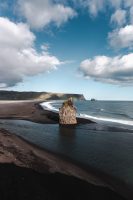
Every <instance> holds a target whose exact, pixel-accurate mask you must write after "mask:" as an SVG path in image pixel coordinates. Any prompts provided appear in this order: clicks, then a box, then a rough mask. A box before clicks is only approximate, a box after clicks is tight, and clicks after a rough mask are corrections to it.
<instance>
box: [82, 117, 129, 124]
mask: <svg viewBox="0 0 133 200" xmlns="http://www.w3.org/2000/svg"><path fill="white" fill-rule="evenodd" d="M80 116H81V117H83V118H86V119H92V120H94V121H96V122H97V121H105V122H113V123H118V124H124V125H130V126H133V120H132V121H131V120H122V119H115V118H107V117H106V118H104V117H95V116H91V115H87V114H80Z"/></svg>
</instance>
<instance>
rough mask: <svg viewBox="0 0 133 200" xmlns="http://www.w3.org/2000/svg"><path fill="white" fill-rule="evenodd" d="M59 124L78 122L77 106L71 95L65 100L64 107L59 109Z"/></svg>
mask: <svg viewBox="0 0 133 200" xmlns="http://www.w3.org/2000/svg"><path fill="white" fill-rule="evenodd" d="M59 124H60V125H74V124H77V119H76V108H75V107H74V105H73V100H72V98H71V97H70V98H69V99H68V100H66V101H64V102H63V104H62V107H61V108H60V109H59Z"/></svg>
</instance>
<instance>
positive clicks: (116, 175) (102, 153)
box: [0, 101, 133, 199]
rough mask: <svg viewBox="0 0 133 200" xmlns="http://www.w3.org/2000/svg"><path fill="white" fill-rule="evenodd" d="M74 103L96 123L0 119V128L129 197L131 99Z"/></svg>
mask: <svg viewBox="0 0 133 200" xmlns="http://www.w3.org/2000/svg"><path fill="white" fill-rule="evenodd" d="M61 104H62V101H52V102H51V101H50V102H44V103H42V104H41V105H42V106H43V107H44V108H45V109H47V110H51V111H54V112H58V109H59V107H60V106H61ZM74 104H75V106H76V108H77V116H78V117H84V118H89V119H91V120H92V121H94V122H96V123H91V124H78V125H77V126H76V127H72V128H71V127H60V126H59V125H58V124H39V123H33V122H30V121H25V120H0V128H7V129H8V130H9V131H11V132H13V133H15V134H16V135H19V136H21V137H22V138H24V139H25V140H27V141H29V142H31V143H33V144H36V145H37V146H39V147H41V148H43V149H44V150H47V151H49V152H53V153H55V154H57V155H59V156H61V157H63V158H64V159H67V160H70V161H71V162H73V163H76V164H77V165H79V166H80V167H81V168H83V169H85V170H88V172H91V173H92V174H94V175H95V176H97V177H98V178H100V179H101V180H102V181H104V182H105V183H106V184H108V185H109V186H110V188H113V189H114V190H116V191H117V192H118V193H120V194H121V195H123V196H124V197H127V199H129V197H131V195H133V192H132V191H133V102H126V101H125V102H124V101H75V102H74ZM132 197H133V196H132ZM130 199H132V198H130Z"/></svg>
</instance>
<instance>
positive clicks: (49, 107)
mask: <svg viewBox="0 0 133 200" xmlns="http://www.w3.org/2000/svg"><path fill="white" fill-rule="evenodd" d="M55 102H56V101H47V102H43V103H41V104H40V105H41V106H42V107H43V108H44V109H45V110H50V111H54V112H59V109H57V108H55V107H54V106H53V105H52V104H53V103H55Z"/></svg>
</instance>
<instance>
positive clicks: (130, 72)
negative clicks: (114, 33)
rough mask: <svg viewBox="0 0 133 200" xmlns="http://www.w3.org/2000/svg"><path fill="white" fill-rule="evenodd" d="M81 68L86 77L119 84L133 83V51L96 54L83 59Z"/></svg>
mask: <svg viewBox="0 0 133 200" xmlns="http://www.w3.org/2000/svg"><path fill="white" fill-rule="evenodd" d="M80 70H81V72H82V73H83V75H84V77H87V78H91V79H93V80H95V81H100V82H104V83H111V84H117V85H125V86H126V85H130V84H133V53H130V54H127V55H124V56H116V57H107V56H96V57H94V58H93V59H86V60H83V61H82V62H81V64H80Z"/></svg>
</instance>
